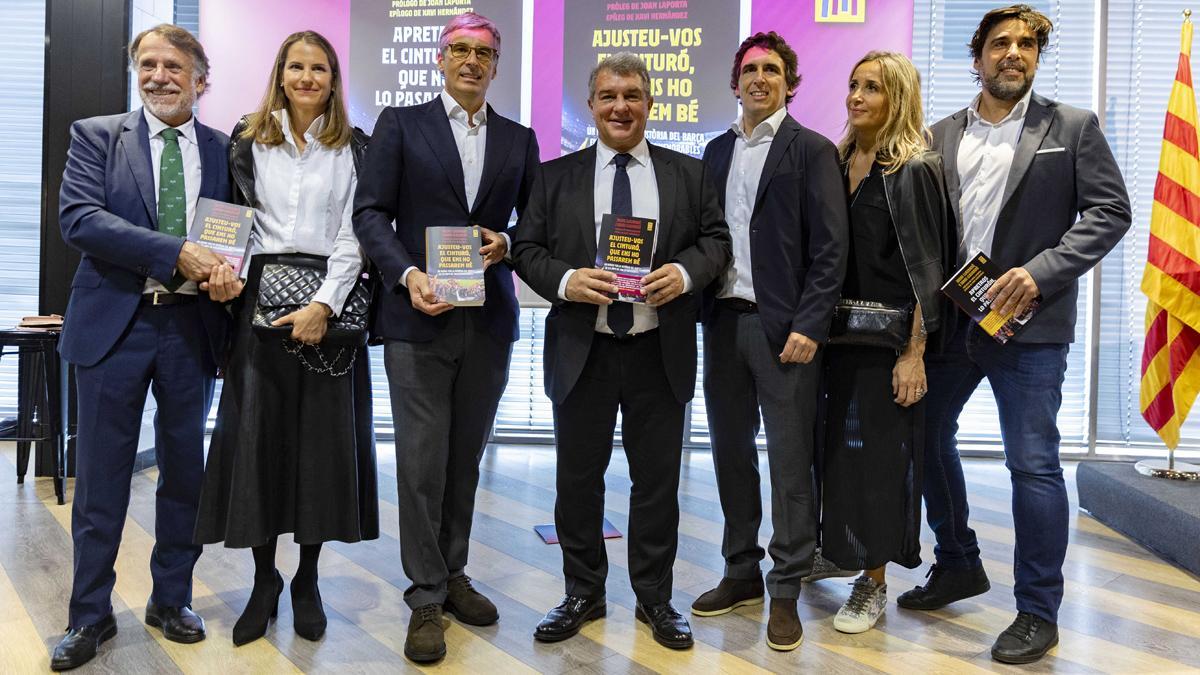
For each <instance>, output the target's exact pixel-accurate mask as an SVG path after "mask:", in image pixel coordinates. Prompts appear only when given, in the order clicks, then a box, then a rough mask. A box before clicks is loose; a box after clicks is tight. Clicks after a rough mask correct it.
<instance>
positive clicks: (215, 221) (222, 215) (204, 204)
mask: <svg viewBox="0 0 1200 675" xmlns="http://www.w3.org/2000/svg"><path fill="white" fill-rule="evenodd" d="M253 226H254V209H252V208H250V207H249V206H238V205H237V204H230V203H229V202H222V201H217V200H216V199H209V198H207V197H201V198H200V199H199V200H197V201H196V215H195V217H193V218H192V227H191V229H190V230H188V241H192V242H195V243H197V244H200V245H201V246H204V247H205V248H208V249H210V250H211V251H213V252H214V253H219V254H220V255H221V256H222V257H224V258H225V260H227V261H229V264H230V265H232V266H233V273H234V275H236V276H241V274H242V267H243V265H245V263H246V253H247V250H248V249H249V248H250V229H251V228H252V227H253Z"/></svg>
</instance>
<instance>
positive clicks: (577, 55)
mask: <svg viewBox="0 0 1200 675" xmlns="http://www.w3.org/2000/svg"><path fill="white" fill-rule="evenodd" d="M740 16H741V11H740V3H738V2H709V1H705V0H649V1H647V0H636V1H634V0H630V1H625V0H619V1H615V0H595V1H590V2H569V1H568V2H565V3H564V5H563V18H562V21H563V49H562V55H561V58H562V94H563V95H562V134H561V141H562V147H561V150H562V152H563V153H568V152H573V151H575V150H579V149H580V148H583V147H586V146H587V145H589V144H590V143H592V142H593V141H594V140H595V139H596V128H595V125H594V124H593V122H592V113H591V110H589V109H588V105H587V99H588V89H587V85H588V75H589V74H590V73H591V70H592V68H593V67H594V66H595V65H596V63H597V62H598V61H600V60H601V59H603V58H605V57H607V56H610V55H612V54H615V53H617V52H623V51H627V52H633V53H634V54H637V55H639V56H641V57H642V59H643V60H645V62H646V67H647V69H648V70H649V71H650V94H651V96H653V98H654V104H653V106H652V107H651V109H650V117H649V120H648V121H647V124H646V138H647V139H648V140H649V141H650V142H652V143H655V144H657V145H662V146H666V147H669V148H672V149H675V150H678V151H680V152H684V153H687V154H691V155H696V156H699V155H700V153H702V152H703V151H704V145H705V144H706V143H707V142H708V141H710V140H712V139H713V138H715V137H717V136H718V135H720V134H722V133H724V132H725V130H726V129H727V128H729V125H730V123H732V122H733V120H734V119H735V118H736V117H737V114H738V106H737V99H735V98H734V97H733V93H732V91H730V88H729V74H730V72H731V70H732V67H733V65H732V64H733V55H734V53H735V52H736V51H737V47H738V45H739V44H740V43H741V40H742V37H743V36H742V35H741V34H740V32H739V17H740ZM544 144H545V142H544V141H543V145H544Z"/></svg>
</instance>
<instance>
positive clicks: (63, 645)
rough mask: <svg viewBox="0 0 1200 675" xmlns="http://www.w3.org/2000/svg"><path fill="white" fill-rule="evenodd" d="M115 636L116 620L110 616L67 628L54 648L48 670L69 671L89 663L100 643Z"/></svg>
mask: <svg viewBox="0 0 1200 675" xmlns="http://www.w3.org/2000/svg"><path fill="white" fill-rule="evenodd" d="M116 634H117V620H116V619H114V618H113V615H112V614H109V615H108V616H106V617H104V618H103V619H100V620H99V621H97V622H96V623H93V624H90V625H87V626H79V627H78V628H68V629H67V634H66V635H65V636H63V639H61V640H59V641H58V644H57V645H55V646H54V653H53V654H52V655H51V656H50V670H70V669H72V668H78V667H79V666H82V665H83V664H85V663H87V662H88V661H91V660H92V659H93V658H94V657H95V656H96V649H97V648H98V647H99V646H100V643H101V642H104V641H105V640H107V639H109V638H111V637H113V636H114V635H116Z"/></svg>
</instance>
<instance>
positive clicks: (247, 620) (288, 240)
mask: <svg viewBox="0 0 1200 675" xmlns="http://www.w3.org/2000/svg"><path fill="white" fill-rule="evenodd" d="M342 86H343V85H342V78H341V71H340V69H339V67H338V58H337V54H336V53H335V52H334V50H333V47H332V46H331V45H330V44H329V42H328V41H327V40H326V39H325V38H324V37H322V36H321V35H319V34H317V33H314V32H311V31H303V32H299V33H294V34H292V35H290V36H288V38H287V39H286V40H285V41H284V43H283V45H282V46H280V48H279V54H278V56H277V57H276V59H275V65H274V68H273V69H272V71H271V80H270V82H269V84H268V87H267V93H266V95H265V96H264V97H263V101H262V104H261V105H260V106H259V109H258V111H257V112H255V113H253V114H251V115H247V116H246V117H243V118H242V120H241V122H239V123H238V125H237V127H235V128H234V130H233V133H232V139H233V143H232V145H231V147H230V170H231V173H232V176H233V179H234V180H233V182H234V195H235V197H234V199H235V201H237V202H239V203H241V204H245V205H248V206H253V207H254V209H255V217H254V228H253V230H252V234H251V255H252V257H251V258H250V262H249V273H248V276H247V279H246V286H245V289H244V291H243V293H242V295H241V297H240V298H239V299H238V300H237V301H236V302H235V303H234V304H233V305H232V309H233V311H234V313H235V315H236V316H237V327H236V330H235V333H234V338H233V343H232V346H231V350H230V355H229V358H228V360H227V364H226V372H225V381H224V385H223V388H222V392H221V403H220V408H219V410H218V413H217V425H216V429H215V430H214V432H213V437H212V444H211V447H210V449H209V454H208V464H207V466H206V469H205V477H204V487H203V491H202V494H201V498H200V513H199V517H198V520H197V525H196V542H197V543H199V544H206V543H213V542H218V541H224V542H225V546H227V547H230V548H245V547H251V548H252V550H253V555H254V565H255V573H254V588H253V590H252V591H251V593H250V600H249V601H248V602H247V603H246V608H245V610H244V611H243V612H242V615H241V617H240V618H239V619H238V621H237V624H236V625H235V626H234V628H233V642H234V644H236V645H242V644H245V643H247V642H251V641H253V640H256V639H258V638H260V637H262V636H263V634H264V633H265V632H266V629H267V624H268V622H269V620H270V618H271V617H274V616H275V613H276V610H277V607H278V603H279V595H280V594H281V593H282V592H283V585H284V584H283V577H282V576H281V575H280V574H279V572H278V570H276V569H275V544H276V539H277V537H278V536H279V535H281V534H286V533H289V532H290V533H292V534H293V536H294V539H295V541H296V543H297V544H299V545H300V564H299V567H298V568H297V570H296V573H295V575H294V576H293V577H292V582H291V596H292V614H293V616H294V618H295V629H296V633H297V634H298V635H300V636H301V637H304V638H307V639H309V640H316V639H319V638H320V637H321V636H322V635H323V634H324V632H325V626H326V618H325V613H324V610H323V609H322V606H321V595H320V591H319V590H318V588H317V557H318V556H319V555H320V551H321V544H322V543H323V542H326V541H333V540H338V541H346V542H355V541H361V540H364V539H375V538H377V537H378V536H379V511H378V495H377V487H376V474H375V437H374V432H373V429H372V426H371V423H372V420H371V385H370V380H369V375H368V366H367V353H366V348H365V347H361V346H353V347H348V348H347V347H337V346H332V345H329V344H327V343H326V342H324V341H323V338H324V337H325V333H326V329H327V326H328V322H329V319H330V317H331V316H333V315H336V314H338V313H339V312H340V311H341V310H342V308H343V307H344V305H345V304H346V301H347V298H348V297H349V295H350V293H351V289H352V287H353V286H354V284H355V283H356V282H357V281H359V278H360V276H361V274H362V271H363V257H362V254H361V252H360V250H359V246H358V241H357V240H356V239H355V237H354V229H353V227H352V225H351V223H350V215H351V210H352V207H353V204H352V202H353V199H354V188H355V185H356V182H357V181H356V167H357V166H358V164H359V161H360V159H361V157H362V152H363V150H364V149H365V147H366V141H367V138H366V136H365V135H364V134H363V133H362V132H361V131H359V130H358V129H354V128H352V127H351V126H350V123H349V120H348V118H347V115H346V107H345V103H344V102H343V99H342V97H343V93H342ZM314 257H315V259H316V260H320V261H327V262H325V271H326V276H325V280H324V281H323V282H322V283H321V285H320V287H319V289H318V290H317V292H316V293H315V295H313V297H312V301H311V302H309V303H308V304H307V305H305V306H304V307H302V308H301V309H299V310H297V311H295V312H292V313H291V314H288V315H287V316H284V317H282V318H280V319H278V320H277V321H276V322H275V325H277V326H286V325H290V326H291V332H290V338H288V339H270V338H264V337H260V336H259V334H257V333H256V332H255V331H254V330H253V329H252V327H251V319H252V316H253V314H254V307H255V301H256V298H257V295H258V287H259V281H260V278H261V276H262V274H263V268H264V266H266V265H270V264H287V263H289V262H294V261H297V260H300V261H301V262H303V261H304V260H305V259H307V261H308V262H310V263H311V262H312V261H313V259H314Z"/></svg>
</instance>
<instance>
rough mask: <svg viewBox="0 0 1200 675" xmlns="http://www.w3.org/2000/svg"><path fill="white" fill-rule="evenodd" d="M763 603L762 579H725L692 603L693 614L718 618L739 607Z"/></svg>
mask: <svg viewBox="0 0 1200 675" xmlns="http://www.w3.org/2000/svg"><path fill="white" fill-rule="evenodd" d="M762 601H763V582H762V579H730V578H729V577H725V578H724V579H721V583H719V584H717V587H716V588H714V589H712V590H711V591H707V592H706V593H704V594H702V595H701V596H700V597H698V598H696V601H695V602H693V603H692V614H695V615H696V616H717V615H718V614H726V613H728V612H732V611H733V610H735V609H737V608H738V607H745V606H748V605H761V604H762Z"/></svg>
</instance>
